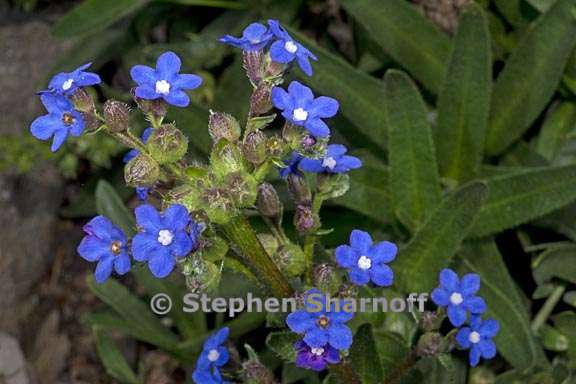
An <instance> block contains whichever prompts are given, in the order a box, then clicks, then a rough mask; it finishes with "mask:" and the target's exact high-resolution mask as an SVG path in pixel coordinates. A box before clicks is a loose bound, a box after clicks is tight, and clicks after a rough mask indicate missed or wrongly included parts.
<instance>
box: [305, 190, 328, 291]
mask: <svg viewBox="0 0 576 384" xmlns="http://www.w3.org/2000/svg"><path fill="white" fill-rule="evenodd" d="M323 201H324V200H323V199H322V196H321V195H320V194H319V193H316V194H315V195H314V199H313V200H312V214H313V215H314V216H317V215H318V214H319V212H320V208H321V207H322V202H323ZM314 245H316V235H315V234H309V235H306V237H305V238H304V255H305V256H306V272H305V279H306V282H307V283H308V284H312V279H313V273H312V267H313V261H314Z"/></svg>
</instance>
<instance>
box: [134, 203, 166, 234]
mask: <svg viewBox="0 0 576 384" xmlns="http://www.w3.org/2000/svg"><path fill="white" fill-rule="evenodd" d="M134 214H135V216H136V222H137V223H138V226H139V227H142V228H143V229H144V230H145V231H147V232H156V233H157V232H158V231H160V230H162V229H164V225H163V223H162V219H161V217H160V214H159V213H158V211H157V210H156V208H154V207H153V206H152V205H150V204H142V205H140V206H138V207H137V208H136V209H135V210H134Z"/></svg>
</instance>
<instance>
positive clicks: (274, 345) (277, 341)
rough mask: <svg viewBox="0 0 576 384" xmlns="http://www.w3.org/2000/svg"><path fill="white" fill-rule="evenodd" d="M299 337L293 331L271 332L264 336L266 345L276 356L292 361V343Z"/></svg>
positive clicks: (293, 355) (294, 351)
mask: <svg viewBox="0 0 576 384" xmlns="http://www.w3.org/2000/svg"><path fill="white" fill-rule="evenodd" d="M299 339H300V337H299V336H298V335H297V334H295V333H293V332H272V333H270V334H269V335H268V337H266V346H267V347H268V348H269V349H270V350H271V351H272V352H274V353H275V354H276V355H278V357H280V358H282V359H284V360H286V361H290V362H292V361H294V359H295V358H296V350H295V349H294V343H295V342H296V341H298V340H299Z"/></svg>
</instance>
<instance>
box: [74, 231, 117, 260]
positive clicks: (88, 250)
mask: <svg viewBox="0 0 576 384" xmlns="http://www.w3.org/2000/svg"><path fill="white" fill-rule="evenodd" d="M77 251H78V254H79V255H80V256H81V257H82V258H83V259H84V260H87V261H97V260H99V259H101V258H102V257H104V256H106V255H108V254H109V253H110V243H109V242H107V241H105V240H101V239H99V238H97V237H95V236H86V237H84V238H83V239H82V241H81V242H80V245H78V248H77Z"/></svg>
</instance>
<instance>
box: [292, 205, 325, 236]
mask: <svg viewBox="0 0 576 384" xmlns="http://www.w3.org/2000/svg"><path fill="white" fill-rule="evenodd" d="M318 221H319V218H318V217H317V215H314V213H313V212H312V208H311V207H310V206H309V205H303V204H300V205H298V206H297V207H296V213H295V214H294V226H295V227H296V229H297V230H298V232H300V233H307V232H310V231H311V230H313V229H314V228H316V227H317V226H318Z"/></svg>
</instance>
